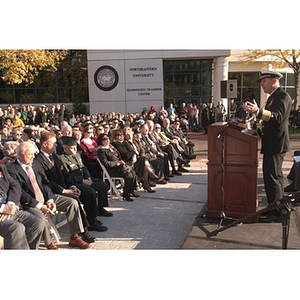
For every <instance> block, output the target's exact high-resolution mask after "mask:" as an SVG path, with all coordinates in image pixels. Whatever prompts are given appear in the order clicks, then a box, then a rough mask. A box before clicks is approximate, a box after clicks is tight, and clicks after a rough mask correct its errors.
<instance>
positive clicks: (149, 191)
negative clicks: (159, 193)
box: [145, 188, 155, 193]
mask: <svg viewBox="0 0 300 300" xmlns="http://www.w3.org/2000/svg"><path fill="white" fill-rule="evenodd" d="M145 191H147V192H148V193H155V191H154V190H152V189H151V188H149V189H145Z"/></svg>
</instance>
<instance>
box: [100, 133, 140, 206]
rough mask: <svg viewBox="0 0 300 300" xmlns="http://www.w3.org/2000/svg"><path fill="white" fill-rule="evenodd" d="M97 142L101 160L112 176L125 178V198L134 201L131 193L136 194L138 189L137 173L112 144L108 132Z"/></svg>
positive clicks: (101, 135)
mask: <svg viewBox="0 0 300 300" xmlns="http://www.w3.org/2000/svg"><path fill="white" fill-rule="evenodd" d="M97 142H98V145H99V148H98V151H97V155H98V158H99V160H100V161H101V163H102V164H103V166H104V167H105V168H106V169H107V172H108V173H109V175H110V176H115V177H123V178H124V180H125V186H124V190H123V198H124V200H126V201H133V199H132V198H130V195H133V194H135V189H136V174H135V172H134V171H133V168H132V167H130V166H128V165H126V163H125V161H124V160H123V159H122V158H121V155H120V153H119V152H118V150H117V149H116V148H115V147H114V146H113V145H112V144H110V139H109V137H108V135H107V134H105V133H103V134H100V135H99V136H98V141H97Z"/></svg>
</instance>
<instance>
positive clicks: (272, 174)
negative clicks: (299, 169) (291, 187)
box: [243, 70, 292, 223]
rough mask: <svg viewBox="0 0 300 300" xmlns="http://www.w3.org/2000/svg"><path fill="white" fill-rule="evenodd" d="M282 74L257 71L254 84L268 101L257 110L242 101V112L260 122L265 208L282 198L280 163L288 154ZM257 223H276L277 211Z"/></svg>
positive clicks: (287, 110)
mask: <svg viewBox="0 0 300 300" xmlns="http://www.w3.org/2000/svg"><path fill="white" fill-rule="evenodd" d="M282 77H283V76H282V74H280V73H279V72H276V71H271V70H261V71H260V76H259V78H258V81H260V84H261V87H262V89H263V90H264V92H265V93H267V94H269V98H268V100H267V102H266V105H265V106H264V107H261V108H259V107H258V105H257V103H256V102H255V100H253V102H252V103H251V102H249V101H246V102H245V104H244V106H243V107H244V110H245V111H247V112H249V113H251V114H255V115H256V117H257V118H258V119H260V120H261V121H262V136H261V153H262V154H263V179H264V185H265V190H266V195H267V201H268V204H271V203H273V202H275V201H277V200H280V199H282V198H283V192H284V191H283V174H282V163H283V160H284V156H285V154H286V152H287V151H289V147H290V145H289V140H290V139H289V116H290V111H291V107H292V99H291V97H290V95H289V94H288V93H287V92H285V91H284V90H283V89H282V88H281V87H280V83H279V80H280V79H281V78H282ZM260 221H261V222H265V223H270V222H280V221H281V216H280V213H279V211H277V210H276V211H275V210H273V211H271V212H270V214H269V215H268V216H267V217H266V218H263V219H261V220H260Z"/></svg>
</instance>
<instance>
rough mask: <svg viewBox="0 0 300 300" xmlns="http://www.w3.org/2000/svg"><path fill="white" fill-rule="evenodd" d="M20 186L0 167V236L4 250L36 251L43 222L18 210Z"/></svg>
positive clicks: (4, 168)
mask: <svg viewBox="0 0 300 300" xmlns="http://www.w3.org/2000/svg"><path fill="white" fill-rule="evenodd" d="M20 198H21V186H20V184H19V183H18V182H17V181H15V180H13V178H12V177H11V176H10V175H9V174H8V172H7V169H6V166H4V165H0V235H1V236H2V237H3V238H4V249H19V250H20V249H38V247H39V244H40V240H41V237H42V233H43V231H44V222H43V221H42V220H40V219H38V218H35V216H34V215H32V214H30V213H29V212H27V211H24V210H20Z"/></svg>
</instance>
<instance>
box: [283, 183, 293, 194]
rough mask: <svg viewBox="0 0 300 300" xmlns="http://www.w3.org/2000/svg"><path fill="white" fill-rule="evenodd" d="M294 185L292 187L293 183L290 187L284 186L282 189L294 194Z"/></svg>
mask: <svg viewBox="0 0 300 300" xmlns="http://www.w3.org/2000/svg"><path fill="white" fill-rule="evenodd" d="M294 186H295V185H294V183H293V182H292V183H291V184H290V185H288V186H286V187H285V188H284V191H285V192H287V193H288V192H295V191H296V190H295V187H294Z"/></svg>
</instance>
